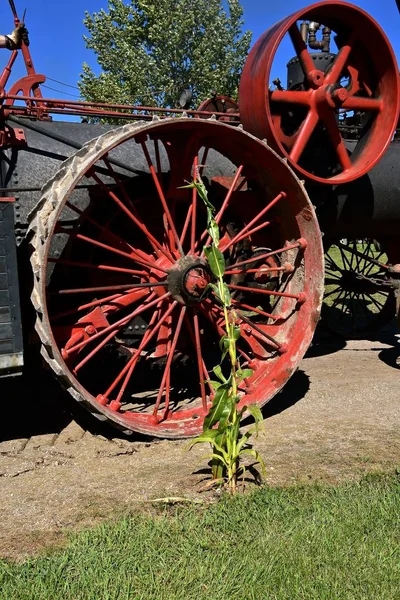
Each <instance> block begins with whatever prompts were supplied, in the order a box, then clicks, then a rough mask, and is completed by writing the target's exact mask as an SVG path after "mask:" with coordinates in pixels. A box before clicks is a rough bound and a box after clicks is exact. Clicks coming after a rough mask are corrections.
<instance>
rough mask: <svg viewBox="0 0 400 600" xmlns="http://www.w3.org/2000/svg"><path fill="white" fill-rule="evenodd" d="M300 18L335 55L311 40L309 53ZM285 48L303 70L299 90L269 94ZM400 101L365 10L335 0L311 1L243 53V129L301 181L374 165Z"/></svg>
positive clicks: (388, 58)
mask: <svg viewBox="0 0 400 600" xmlns="http://www.w3.org/2000/svg"><path fill="white" fill-rule="evenodd" d="M300 20H302V21H303V22H305V31H306V35H307V27H309V26H310V23H311V22H312V23H313V25H312V29H313V30H314V31H315V29H316V28H317V26H318V25H320V26H323V27H324V29H323V32H324V35H325V34H326V36H327V37H328V38H329V36H330V34H331V32H333V33H334V34H335V35H334V38H333V39H334V43H335V45H336V48H332V51H335V50H337V53H336V55H335V56H333V55H332V54H330V53H329V52H328V45H324V41H323V40H317V41H316V40H315V39H314V40H313V42H312V44H313V47H314V48H315V47H316V45H317V46H319V47H321V48H322V51H321V52H319V53H312V54H310V52H309V50H308V45H307V41H308V42H309V40H306V41H304V40H305V39H306V35H304V33H303V35H302V34H301V33H300V29H299V21H300ZM315 23H316V25H315ZM303 27H304V26H303ZM303 27H302V28H301V31H302V32H304V28H303ZM286 38H287V41H286ZM290 47H293V48H294V52H295V54H296V58H295V59H293V60H292V61H291V63H293V61H295V62H296V61H297V62H298V63H299V64H300V66H301V69H302V72H303V77H302V82H301V85H296V86H293V87H289V86H290V85H291V82H289V86H288V87H289V89H287V90H286V89H282V86H281V85H278V86H277V88H280V89H275V90H272V89H271V87H270V85H271V78H273V77H274V76H276V74H277V73H272V69H273V68H274V67H273V61H274V58H275V56H276V55H277V53H279V51H280V49H281V48H284V49H285V48H290ZM289 51H290V50H289ZM290 58H291V56H290V55H289V56H287V59H290ZM332 59H333V60H332ZM297 83H298V82H297ZM399 98H400V93H399V72H398V66H397V62H396V58H395V55H394V52H393V50H392V48H391V46H390V43H389V41H388V39H387V37H386V35H385V34H384V32H383V31H382V29H381V28H380V27H379V25H378V24H377V23H376V22H375V21H374V20H373V19H372V18H371V16H370V15H369V14H368V13H366V12H365V11H363V10H361V9H359V8H357V7H355V6H353V5H351V4H348V3H347V2H339V1H336V2H319V3H317V4H313V5H312V6H310V7H308V8H306V9H303V10H301V11H298V12H296V13H294V14H292V15H291V16H289V17H286V18H284V19H282V21H280V22H279V23H277V24H276V25H274V26H273V27H272V28H271V29H269V30H268V31H266V32H265V33H264V34H263V35H262V36H261V37H260V39H259V40H258V41H257V43H256V44H255V46H254V47H253V49H252V50H251V52H250V54H249V57H248V59H247V61H246V64H245V66H244V69H243V73H242V78H241V81H240V92H239V103H240V115H241V121H242V123H243V126H244V128H245V129H246V130H247V131H250V133H252V134H253V135H256V136H257V137H259V138H266V139H267V140H268V144H269V145H270V146H272V148H274V149H275V150H276V151H277V152H279V153H280V154H281V155H282V156H285V157H286V158H287V159H288V160H289V161H290V163H291V165H292V166H293V167H294V168H295V169H296V171H297V172H298V173H300V174H301V175H302V176H305V177H307V178H308V179H310V180H313V181H317V182H319V183H331V184H336V183H346V182H349V181H352V180H354V179H356V178H358V177H360V176H361V175H364V174H365V173H367V172H368V171H369V170H370V169H371V168H372V167H373V166H374V165H375V164H376V163H377V162H378V161H379V160H380V158H381V157H382V156H383V154H384V152H385V150H386V148H387V147H388V145H389V143H390V141H391V140H392V138H393V133H394V130H395V128H396V125H397V121H398V117H399ZM349 121H350V122H353V123H354V124H355V125H356V129H358V135H357V137H358V138H359V139H358V143H357V144H356V147H355V148H354V150H353V151H352V153H351V154H350V153H349V151H348V149H347V148H346V145H345V143H344V141H343V137H342V134H341V127H340V125H341V122H343V124H347V123H348V122H349Z"/></svg>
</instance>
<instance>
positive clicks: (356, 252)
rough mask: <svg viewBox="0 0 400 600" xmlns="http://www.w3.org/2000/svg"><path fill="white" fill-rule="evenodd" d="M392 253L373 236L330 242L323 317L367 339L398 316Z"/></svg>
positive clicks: (338, 328)
mask: <svg viewBox="0 0 400 600" xmlns="http://www.w3.org/2000/svg"><path fill="white" fill-rule="evenodd" d="M388 262H389V259H388V256H387V254H386V252H385V250H384V246H383V245H382V244H380V243H378V242H377V241H376V240H372V239H362V240H360V239H358V240H336V241H335V242H334V241H332V242H328V244H327V249H326V251H325V293H324V299H323V305H322V312H321V318H322V321H323V323H324V324H325V325H326V326H327V327H328V328H329V329H330V330H331V331H333V332H335V333H338V334H339V335H341V336H343V337H346V338H349V339H351V338H365V337H369V336H373V335H374V334H376V332H377V330H378V329H380V328H381V327H383V326H384V325H386V324H387V323H389V322H390V321H391V320H392V319H393V317H394V316H395V298H394V293H393V290H392V289H391V288H390V286H389V285H388V280H387V278H386V272H387V263H388Z"/></svg>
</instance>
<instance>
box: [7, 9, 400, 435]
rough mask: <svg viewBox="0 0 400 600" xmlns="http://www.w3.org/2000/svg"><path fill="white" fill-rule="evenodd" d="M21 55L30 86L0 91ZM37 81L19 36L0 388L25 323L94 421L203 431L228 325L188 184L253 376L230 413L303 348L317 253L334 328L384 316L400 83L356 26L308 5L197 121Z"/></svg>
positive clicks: (356, 330)
mask: <svg viewBox="0 0 400 600" xmlns="http://www.w3.org/2000/svg"><path fill="white" fill-rule="evenodd" d="M10 4H11V7H12V9H13V12H14V19H15V22H16V23H17V24H18V22H19V21H18V16H17V13H16V11H15V7H14V3H13V2H11V3H10ZM288 49H289V50H288ZM282 51H283V52H284V53H288V52H289V54H287V61H288V72H287V82H285V84H284V85H283V84H282V82H281V81H280V79H279V78H278V77H277V76H276V73H275V65H276V62H275V61H276V60H277V57H278V56H279V55H280V53H282ZM19 53H21V54H22V56H23V59H24V61H25V65H26V69H27V75H26V76H25V77H23V78H22V79H21V80H19V81H18V82H16V83H14V84H13V85H12V86H11V87H7V86H8V81H9V78H10V74H11V73H12V67H13V64H14V62H15V60H16V58H17V55H18V54H19ZM278 74H279V73H278ZM45 81H46V78H45V76H44V75H41V74H38V73H36V71H35V70H34V66H33V61H32V57H31V55H30V51H29V48H28V46H27V44H26V43H25V42H23V43H22V47H21V49H20V50H18V49H16V50H14V51H12V53H11V54H10V58H9V61H8V64H7V65H6V67H5V69H4V71H3V74H2V76H1V77H0V87H1V92H2V94H1V97H2V105H1V132H0V144H1V188H2V189H1V198H0V374H1V375H2V376H3V377H5V376H15V375H16V374H18V373H20V372H21V370H23V369H24V362H26V361H27V360H29V356H28V355H27V354H26V353H25V351H24V344H23V339H25V340H27V339H28V338H29V339H30V340H31V341H32V337H33V336H32V334H31V332H30V323H31V320H30V319H31V313H32V312H34V314H35V322H36V325H35V330H36V336H37V338H36V339H37V340H38V342H40V347H41V353H42V356H43V359H44V361H45V363H47V365H48V366H49V367H50V369H52V370H53V372H54V374H55V377H56V378H57V379H58V380H59V382H60V384H61V385H62V386H64V388H65V389H66V390H68V392H69V393H70V394H71V395H72V397H73V399H74V400H75V401H76V402H78V403H80V404H82V405H83V406H85V407H86V408H87V409H88V410H89V411H91V412H92V413H93V415H95V416H96V417H97V418H98V419H100V420H103V421H109V422H110V423H111V424H112V425H114V426H116V427H118V428H120V429H122V430H123V431H125V432H126V433H131V432H133V431H138V432H141V433H145V434H149V435H153V436H160V437H170V438H174V437H176V438H178V437H185V436H192V435H196V434H198V433H199V432H200V431H201V428H202V422H203V419H204V416H205V415H206V414H207V411H208V409H209V407H210V405H211V403H212V400H213V397H214V390H213V385H212V381H210V372H211V371H212V367H214V366H215V365H216V364H218V362H219V360H220V358H219V357H220V350H219V341H220V338H221V336H222V334H223V312H222V308H221V306H220V304H219V302H218V299H217V298H216V297H215V296H214V295H213V293H212V289H211V287H210V286H209V284H210V283H211V282H212V273H211V270H210V269H209V266H208V264H207V260H206V257H205V254H204V251H203V247H204V245H206V244H207V243H209V238H208V234H207V229H206V210H205V206H204V204H203V202H202V200H201V199H200V198H199V197H198V195H197V193H196V190H193V189H188V188H187V187H185V186H186V184H187V183H188V182H190V181H192V180H193V179H194V178H195V177H199V176H200V177H201V178H202V180H203V182H204V183H205V185H206V187H207V190H208V194H209V199H210V201H211V202H212V204H213V205H214V206H215V207H216V220H217V222H218V224H219V227H220V231H221V242H220V249H221V251H222V252H223V253H224V256H225V259H226V264H227V271H226V281H227V285H228V287H229V289H230V291H231V293H232V298H233V300H232V302H233V306H234V307H235V313H236V315H237V324H238V325H239V326H240V332H241V336H240V338H239V340H238V353H239V361H240V364H241V365H242V367H250V368H251V369H252V370H253V374H252V376H251V377H250V378H249V379H246V380H244V381H243V382H242V384H241V386H240V406H244V405H246V406H247V405H249V404H254V403H255V404H258V405H259V406H262V405H264V404H265V403H267V402H268V401H269V400H270V399H271V398H272V397H273V396H274V395H276V394H277V392H278V391H279V390H280V389H281V388H282V387H283V386H284V385H285V383H286V382H287V380H288V379H289V378H290V376H291V375H292V373H293V372H294V371H295V370H296V368H297V366H298V364H299V362H300V360H301V359H302V357H303V355H304V353H305V352H306V350H307V348H308V346H309V344H310V342H311V340H312V337H313V334H314V330H315V327H316V324H317V322H318V321H319V318H320V310H321V303H322V299H323V293H324V260H323V254H324V249H323V243H322V240H324V245H325V250H326V251H327V253H328V254H327V256H328V259H327V263H326V275H325V278H326V281H325V283H326V290H327V292H326V294H325V308H324V310H325V309H326V312H327V314H328V315H329V314H331V315H333V321H334V323H335V322H336V323H338V322H339V321H340V319H341V318H342V319H344V327H343V328H344V330H345V333H346V332H347V333H350V334H355V335H360V334H362V333H363V331H366V330H367V329H368V328H369V329H370V328H371V327H372V328H373V327H375V326H377V324H378V322H379V320H382V319H386V318H392V317H393V316H394V314H395V302H396V297H397V303H398V274H399V264H398V263H399V262H400V257H399V250H400V247H399V236H398V226H399V220H400V205H399V202H398V196H399V179H398V174H397V169H398V165H399V160H398V159H399V155H400V147H399V145H398V141H396V139H394V135H395V130H396V126H397V123H398V119H399V98H400V94H399V91H400V90H399V73H398V66H397V63H396V59H395V56H394V53H393V50H392V48H391V46H390V43H389V41H388V39H387V38H386V36H385V34H384V32H383V31H382V29H381V28H380V27H379V25H378V24H377V23H376V22H375V21H374V20H373V19H372V18H371V17H370V16H369V15H368V14H367V13H365V12H364V11H362V10H360V9H358V8H357V7H355V6H353V5H351V4H348V3H347V2H340V1H334V2H319V3H317V4H314V5H312V6H310V7H308V8H306V9H304V10H301V11H298V12H296V13H294V14H293V15H291V16H290V17H287V18H285V19H283V20H282V21H280V22H279V23H277V24H276V25H274V26H273V27H272V28H270V29H269V30H268V31H266V32H265V33H264V34H263V35H262V36H261V38H260V39H259V40H258V42H257V43H256V44H255V46H254V47H253V49H252V51H251V52H250V55H249V57H248V59H247V61H246V64H245V67H244V70H243V74H242V78H241V82H240V92H239V104H238V105H237V104H235V102H234V101H231V100H230V99H227V98H224V97H217V96H216V95H215V96H214V97H213V98H210V99H209V100H208V101H207V102H206V103H204V104H203V105H202V106H201V107H200V110H197V111H193V110H185V109H182V108H151V107H143V106H127V105H112V104H104V103H103V104H102V103H88V102H83V101H68V100H60V99H54V98H45V97H44V96H43V95H42V91H41V84H43V83H44V82H45ZM6 90H7V91H6ZM210 112H212V113H213V116H211V118H210ZM54 115H56V116H58V118H59V115H75V116H79V117H85V116H86V117H100V118H101V123H97V124H89V123H85V122H80V123H78V122H62V121H56V120H52V118H54ZM107 118H109V119H121V120H122V119H124V120H125V121H126V124H125V125H122V126H119V127H116V126H115V125H113V124H104V122H105V120H106V119H107ZM321 229H322V231H323V232H324V236H323V237H322V234H321ZM332 248H335V252H336V254H335V253H333V254H332V252H331V254H330V255H329V252H330V250H332ZM18 276H19V283H18ZM20 290H21V291H20ZM26 290H29V292H30V300H29V301H28V300H27V292H26ZM397 310H398V304H397ZM339 329H340V327H339ZM33 342H35V340H33ZM0 389H1V383H0Z"/></svg>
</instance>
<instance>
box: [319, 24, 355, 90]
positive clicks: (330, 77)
mask: <svg viewBox="0 0 400 600" xmlns="http://www.w3.org/2000/svg"><path fill="white" fill-rule="evenodd" d="M355 37H356V36H355V34H354V33H352V34H351V35H350V37H349V40H348V42H347V44H344V45H343V46H342V47H341V48H340V50H339V52H338V54H337V55H336V58H335V60H334V61H333V63H332V65H331V68H330V70H329V71H328V73H327V74H326V75H325V80H324V83H325V84H326V85H331V84H333V83H336V82H337V81H338V80H339V78H340V76H341V74H342V73H343V70H344V68H345V66H346V64H347V61H348V60H349V56H350V53H351V51H352V49H353V45H354V42H355Z"/></svg>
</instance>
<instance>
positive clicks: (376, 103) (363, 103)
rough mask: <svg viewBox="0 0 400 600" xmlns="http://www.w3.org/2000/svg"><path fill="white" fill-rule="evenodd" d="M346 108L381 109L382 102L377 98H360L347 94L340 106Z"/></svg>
mask: <svg viewBox="0 0 400 600" xmlns="http://www.w3.org/2000/svg"><path fill="white" fill-rule="evenodd" d="M340 108H345V109H347V110H365V111H369V110H372V111H382V110H383V102H382V100H380V99H379V98H361V97H359V96H349V97H348V98H347V99H346V100H345V101H344V102H343V103H342V104H341V106H340Z"/></svg>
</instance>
